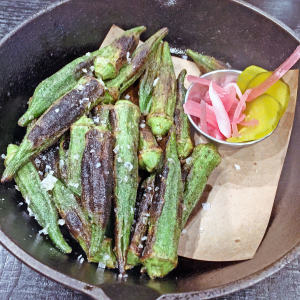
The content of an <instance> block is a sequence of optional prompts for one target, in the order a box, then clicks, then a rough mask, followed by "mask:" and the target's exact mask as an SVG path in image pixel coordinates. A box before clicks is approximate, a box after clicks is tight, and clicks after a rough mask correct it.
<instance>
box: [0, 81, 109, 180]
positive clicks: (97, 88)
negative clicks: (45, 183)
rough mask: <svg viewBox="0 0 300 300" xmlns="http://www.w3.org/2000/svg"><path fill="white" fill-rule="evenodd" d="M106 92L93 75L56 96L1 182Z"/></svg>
mask: <svg viewBox="0 0 300 300" xmlns="http://www.w3.org/2000/svg"><path fill="white" fill-rule="evenodd" d="M103 96H104V88H103V86H102V85H101V84H100V83H99V81H98V80H97V79H94V78H92V77H89V76H86V77H83V78H81V79H80V80H79V82H78V85H77V86H76V87H75V88H74V89H73V90H72V91H70V92H69V93H67V94H66V95H64V96H63V97H62V98H60V99H58V100H56V101H55V102H54V103H53V104H52V105H51V106H50V107H49V109H48V110H47V111H45V112H44V114H43V115H42V116H41V117H40V118H39V119H38V121H37V122H36V123H35V124H34V126H33V127H32V128H31V130H30V131H29V132H28V133H27V134H26V135H25V137H24V139H23V141H22V143H21V145H20V147H19V149H18V152H17V153H16V155H15V156H14V157H13V159H12V160H11V162H10V163H9V164H8V165H7V167H6V169H5V171H4V173H3V175H2V178H1V182H2V183H4V182H6V181H8V180H10V179H12V177H13V176H14V174H15V172H16V171H17V170H18V169H19V168H20V167H21V166H22V165H24V164H25V163H26V162H27V161H28V160H29V159H30V158H31V157H33V156H35V155H38V154H39V153H41V152H42V151H44V150H45V149H47V148H48V147H49V146H51V145H52V144H53V143H54V142H55V141H57V140H58V139H59V138H60V136H61V135H63V134H64V132H66V131H67V130H68V129H69V128H70V126H71V125H72V124H73V123H74V122H76V121H77V120H78V119H79V118H80V117H81V116H82V115H84V114H86V113H88V112H89V111H90V110H91V109H92V108H93V107H94V106H95V105H97V104H98V103H99V102H100V101H102V100H103Z"/></svg>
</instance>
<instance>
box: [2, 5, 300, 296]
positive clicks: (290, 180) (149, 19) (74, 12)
mask: <svg viewBox="0 0 300 300" xmlns="http://www.w3.org/2000/svg"><path fill="white" fill-rule="evenodd" d="M112 24H116V25H118V26H120V27H122V28H124V29H129V28H132V27H134V26H137V25H142V24H143V25H146V26H147V28H148V30H147V32H146V33H145V34H144V35H143V36H142V38H143V39H146V38H148V37H149V36H150V35H151V34H153V33H154V32H155V31H157V30H158V29H159V28H161V27H164V26H167V27H169V29H170V33H169V34H168V36H167V37H166V40H167V41H168V42H169V43H170V45H171V47H175V48H177V49H186V48H191V49H193V50H196V51H200V52H204V53H208V54H210V55H212V56H216V57H217V58H219V59H222V60H224V61H226V62H229V63H230V64H231V66H232V67H233V68H234V69H240V70H242V69H243V68H245V67H247V66H248V65H251V64H256V65H259V66H261V67H263V68H266V69H270V70H272V69H275V68H276V67H277V66H278V65H279V63H281V62H282V61H283V60H284V59H285V58H287V57H288V56H289V55H290V54H291V52H292V51H293V50H294V49H295V48H296V46H297V45H298V44H299V40H298V39H297V38H296V37H295V36H294V35H293V33H292V31H291V30H289V29H288V28H287V27H286V26H284V25H283V24H281V23H280V22H278V21H274V20H272V19H271V18H270V17H269V16H267V15H265V14H263V13H262V12H260V11H258V10H257V9H255V8H254V7H252V6H250V5H248V4H245V3H244V2H241V1H229V0H210V1H204V0H202V1H197V0H194V1H193V0H168V1H163V0H157V1H151V0H149V1H148V0H140V1H130V0H121V1H119V0H118V1H117V0H103V1H98V0H89V1H82V0H70V1H65V2H62V3H60V4H59V5H57V6H52V7H50V8H49V9H47V10H45V11H43V12H41V13H40V14H39V15H38V16H37V17H35V18H34V19H32V20H30V21H28V22H26V23H24V24H23V25H22V26H20V27H19V28H18V29H17V30H15V31H14V32H13V33H12V34H10V35H9V36H8V37H7V38H5V39H4V40H2V42H1V44H0V66H1V68H0V105H1V107H2V109H1V110H0V137H1V138H0V153H5V152H6V146H7V145H8V144H9V143H11V142H18V141H19V142H20V141H21V139H22V137H23V135H24V129H22V128H19V127H18V126H17V120H18V119H19V117H20V116H21V115H22V114H23V113H24V111H25V109H26V103H27V101H28V98H29V97H30V96H31V95H32V93H33V91H34V88H35V87H36V86H37V84H38V83H39V82H40V81H41V80H43V79H44V78H46V77H48V76H50V75H51V74H53V73H54V72H55V71H57V70H58V69H60V68H61V67H62V66H64V65H65V64H66V63H68V62H69V61H71V60H73V59H74V58H75V57H77V56H79V55H83V54H85V53H86V52H88V51H93V50H95V49H96V48H98V46H99V44H100V42H101V41H102V40H103V38H104V36H105V35H106V33H107V31H108V29H109V28H110V27H111V25H112ZM296 67H297V68H299V67H300V65H299V63H298V65H296ZM299 113H300V112H299V106H297V109H296V115H295V122H294V128H293V132H292V137H291V141H290V146H289V149H288V153H287V157H286V161H285V164H284V168H283V172H282V175H281V179H280V183H279V187H278V191H277V195H276V199H275V205H274V209H273V211H272V215H271V219H270V223H269V226H268V230H267V233H266V235H265V237H264V239H263V241H262V243H261V246H260V248H259V250H258V252H257V253H256V255H255V257H254V258H253V259H251V260H248V261H241V262H225V263H217V262H202V261H196V260H190V259H184V258H180V259H179V264H178V267H177V269H175V270H174V271H173V272H172V273H171V274H169V275H168V276H167V277H166V278H164V279H161V280H149V279H148V277H147V276H141V275H140V274H139V272H138V270H132V271H130V272H129V277H128V278H127V280H126V281H119V280H118V278H117V276H116V272H114V271H110V270H106V271H100V270H97V266H96V265H95V264H88V263H86V262H85V263H83V264H80V263H79V262H78V261H77V257H78V255H79V254H81V252H80V249H79V247H78V246H77V245H76V243H74V242H72V241H71V238H70V241H71V243H72V246H73V248H74V252H73V253H72V254H71V255H65V254H63V253H61V252H59V251H58V250H56V249H55V248H54V247H53V245H52V243H51V242H50V241H49V240H47V239H45V238H40V237H39V235H37V232H38V230H39V229H40V228H39V227H38V225H37V224H36V223H35V221H34V220H33V219H32V218H29V216H28V213H27V212H26V208H25V206H24V205H23V206H18V205H17V204H18V203H20V202H23V200H22V198H21V197H20V195H19V193H18V192H17V191H16V190H15V189H14V184H13V183H9V184H6V185H0V200H2V199H5V200H3V201H0V208H1V209H0V226H1V230H0V240H1V243H2V244H3V245H4V246H5V247H6V248H7V249H8V250H9V251H10V252H12V253H13V254H14V255H15V256H16V257H18V258H19V259H21V260H22V261H23V262H24V263H26V264H27V265H28V266H30V267H32V268H33V269H34V270H36V271H38V272H40V273H41V274H43V275H45V276H47V277H49V278H51V279H53V280H55V281H57V282H60V283H62V284H64V285H66V286H68V287H71V288H73V289H77V290H80V291H82V292H84V293H86V294H88V295H91V296H92V297H94V298H95V299H141V300H146V299H147V300H148V299H156V298H158V297H159V296H160V295H162V294H173V293H177V294H176V295H173V296H171V295H169V296H161V299H165V298H168V299H175V298H176V299H188V298H192V295H193V294H195V295H197V296H198V297H199V298H203V299H208V298H212V297H216V296H221V295H224V294H228V293H231V292H233V291H236V290H239V289H242V288H245V287H248V286H250V285H252V284H254V283H256V282H258V281H259V280H261V279H263V278H265V277H267V276H270V275H271V274H273V273H274V272H276V271H277V270H279V269H280V268H281V267H283V266H284V265H285V264H286V263H288V262H290V261H291V260H292V259H293V258H295V257H296V256H297V255H298V254H299V252H300V245H299V243H300V218H299V215H300V205H299V203H298V195H299V193H300V187H299V185H298V178H299V176H298V175H299V171H298V170H299V167H298V166H299V165H300V156H299V155H298V149H299V148H300V145H299V144H300V130H299V128H300V123H299ZM0 172H1V173H2V172H3V164H2V163H1V165H0ZM107 297H109V298H107Z"/></svg>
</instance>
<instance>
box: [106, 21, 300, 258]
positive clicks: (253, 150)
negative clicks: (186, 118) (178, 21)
mask: <svg viewBox="0 0 300 300" xmlns="http://www.w3.org/2000/svg"><path fill="white" fill-rule="evenodd" d="M122 32H123V30H122V29H121V28H119V27H117V26H115V25H113V26H112V28H111V29H110V31H109V32H108V34H107V36H106V38H105V40H104V41H103V43H102V45H101V47H103V46H106V45H108V44H110V43H111V42H112V41H113V40H114V39H115V38H116V37H118V36H119V35H120V34H121V33H122ZM172 60H173V64H174V69H175V73H176V76H177V75H178V74H179V72H180V71H181V70H182V69H184V68H185V69H186V70H187V74H188V75H195V76H198V75H199V74H200V72H199V70H198V68H197V67H196V65H195V64H194V63H193V62H191V61H188V60H184V59H181V58H178V57H172ZM283 79H284V81H285V82H286V83H287V84H289V86H290V93H291V97H290V102H289V105H288V108H287V110H286V112H285V113H284V115H283V117H282V118H281V120H280V123H279V125H278V127H277V129H276V130H275V132H274V133H273V134H272V135H271V136H270V137H268V138H267V139H265V140H264V141H262V142H260V143H259V144H257V145H254V146H251V147H249V148H245V149H240V150H234V151H225V150H219V152H220V154H221V157H222V161H221V164H220V165H219V166H218V167H217V168H216V169H215V170H214V171H213V172H212V174H211V176H210V177H209V180H208V184H209V185H210V186H212V189H211V191H210V193H209V194H208V197H206V199H204V200H205V204H204V205H203V206H202V205H201V204H202V203H201V200H200V202H199V204H198V205H197V207H198V210H197V209H196V211H194V215H193V216H192V218H190V220H189V222H188V224H187V226H186V227H185V229H184V230H183V231H182V234H181V238H180V241H179V248H178V255H180V256H184V257H187V258H193V259H198V260H206V261H235V260H244V259H250V258H252V257H253V256H254V254H255V252H256V250H257V248H258V246H259V244H260V243H261V240H262V238H263V236H264V234H265V231H266V228H267V225H268V222H269V218H270V214H271V210H272V206H273V202H274V198H275V194H276V190H277V186H278V182H279V178H280V174H281V170H282V167H283V163H284V159H285V156H286V151H287V147H288V144H289V139H290V134H291V130H292V125H293V120H294V113H295V106H296V99H297V87H298V70H292V71H289V72H288V73H287V74H286V75H285V76H284V78H283ZM185 84H186V87H188V86H189V83H188V82H185ZM200 142H202V139H201V138H200V137H199V136H198V135H195V143H196V144H198V143H200Z"/></svg>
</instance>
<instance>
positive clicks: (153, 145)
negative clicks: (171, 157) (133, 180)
mask: <svg viewBox="0 0 300 300" xmlns="http://www.w3.org/2000/svg"><path fill="white" fill-rule="evenodd" d="M161 159H162V149H161V148H160V147H159V146H158V144H157V142H156V139H155V137H154V135H153V133H152V132H151V130H150V128H149V126H148V125H147V124H146V123H145V119H144V118H143V117H141V119H140V141H139V166H140V167H141V168H142V169H144V170H147V171H148V172H150V173H152V172H153V171H155V170H156V169H157V168H158V167H159V165H160V163H161Z"/></svg>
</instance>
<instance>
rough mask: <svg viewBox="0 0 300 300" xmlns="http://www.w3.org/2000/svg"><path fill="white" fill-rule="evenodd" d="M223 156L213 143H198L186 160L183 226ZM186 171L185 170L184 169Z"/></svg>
mask: <svg viewBox="0 0 300 300" xmlns="http://www.w3.org/2000/svg"><path fill="white" fill-rule="evenodd" d="M220 162H221V156H220V154H219V152H218V149H217V147H216V146H215V145H213V144H200V145H197V146H196V147H195V148H194V150H193V153H192V156H191V157H190V158H188V159H187V160H186V165H185V166H184V168H185V169H187V174H186V175H185V178H183V179H184V192H183V211H182V228H183V226H184V225H185V224H186V222H187V220H188V217H189V215H190V214H191V212H192V210H193V208H194V207H195V205H196V204H197V202H198V201H199V199H200V197H201V195H202V193H203V190H204V188H205V186H206V183H207V179H208V176H209V175H210V174H211V172H212V171H213V170H214V169H215V168H216V167H217V166H218V165H219V164H220ZM183 173H184V171H183Z"/></svg>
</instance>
